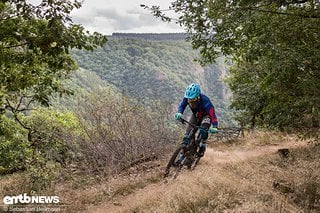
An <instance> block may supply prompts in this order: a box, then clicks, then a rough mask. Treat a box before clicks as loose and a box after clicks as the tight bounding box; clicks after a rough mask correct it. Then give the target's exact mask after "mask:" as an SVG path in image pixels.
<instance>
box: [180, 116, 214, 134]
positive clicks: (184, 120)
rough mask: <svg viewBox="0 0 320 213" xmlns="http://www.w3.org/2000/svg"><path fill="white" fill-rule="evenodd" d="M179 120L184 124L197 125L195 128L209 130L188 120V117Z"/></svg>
mask: <svg viewBox="0 0 320 213" xmlns="http://www.w3.org/2000/svg"><path fill="white" fill-rule="evenodd" d="M179 121H181V123H182V124H185V123H187V124H189V125H190V126H192V127H195V128H198V129H202V130H204V131H206V132H208V131H209V130H206V129H204V128H202V127H201V126H198V125H195V124H193V123H190V122H189V121H187V120H186V119H183V118H180V119H179Z"/></svg>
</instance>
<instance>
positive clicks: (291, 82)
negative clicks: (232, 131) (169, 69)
mask: <svg viewBox="0 0 320 213" xmlns="http://www.w3.org/2000/svg"><path fill="white" fill-rule="evenodd" d="M142 6H143V7H145V8H147V9H151V10H152V12H153V14H154V15H155V16H157V17H160V18H162V20H164V21H173V20H175V21H176V22H177V23H179V24H180V25H182V26H184V27H185V28H186V30H187V32H188V39H189V40H190V41H191V43H192V45H193V47H194V48H197V49H200V52H201V55H202V62H203V63H211V62H213V61H214V60H215V59H216V58H217V57H218V56H219V54H224V55H227V56H229V57H231V58H232V61H233V68H232V69H231V78H230V79H229V83H230V86H231V89H232V92H233V94H234V101H233V106H234V107H235V108H236V109H238V110H239V111H240V112H241V114H240V117H239V120H240V121H241V122H242V123H243V124H250V125H253V126H254V125H259V126H268V127H270V126H271V127H276V128H280V129H285V128H288V127H292V128H301V127H307V128H308V129H310V128H311V129H312V128H315V129H318V128H319V127H320V97H319V94H320V69H319V68H320V54H319V53H320V40H319V36H320V27H319V26H320V11H319V6H320V3H319V1H317V0H268V1H265V0H258V1H256V0H255V1H252V0H232V1H231V0H221V1H212V0H176V1H174V2H172V4H171V7H170V8H169V9H170V10H174V11H175V12H176V13H177V14H179V17H178V19H173V18H170V17H168V16H167V15H166V14H165V10H161V9H160V8H159V7H157V6H153V7H151V8H149V7H147V6H144V5H142Z"/></svg>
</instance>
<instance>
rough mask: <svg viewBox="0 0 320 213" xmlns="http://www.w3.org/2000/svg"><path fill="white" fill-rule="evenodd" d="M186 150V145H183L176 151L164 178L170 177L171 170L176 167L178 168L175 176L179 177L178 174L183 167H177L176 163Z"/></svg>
mask: <svg viewBox="0 0 320 213" xmlns="http://www.w3.org/2000/svg"><path fill="white" fill-rule="evenodd" d="M185 148H186V145H184V144H181V145H180V146H179V147H178V148H177V149H176V151H174V153H173V154H172V156H171V158H170V160H169V162H168V164H167V167H166V170H165V174H164V177H165V178H166V177H168V176H169V174H170V170H171V168H172V167H175V168H176V173H175V174H174V175H175V176H176V175H177V173H178V172H179V171H180V169H181V167H182V164H181V165H175V162H176V161H177V160H178V157H179V156H178V155H179V154H180V153H181V152H183V151H184V149H185Z"/></svg>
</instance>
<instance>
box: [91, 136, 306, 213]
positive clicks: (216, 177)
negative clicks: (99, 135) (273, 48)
mask: <svg viewBox="0 0 320 213" xmlns="http://www.w3.org/2000/svg"><path fill="white" fill-rule="evenodd" d="M303 145H305V144H301V143H292V142H290V143H283V144H279V145H268V146H261V147H255V148H253V149H249V150H248V149H241V148H237V149H235V150H227V151H217V150H215V149H213V148H208V149H207V151H206V154H205V156H204V157H203V158H202V159H201V161H200V162H199V165H198V166H197V168H196V169H195V170H193V171H187V170H183V171H182V172H181V173H179V175H178V177H177V178H176V179H175V180H172V181H169V182H167V183H166V182H165V181H162V182H160V183H155V184H149V185H147V186H146V187H144V188H142V189H138V190H136V191H135V192H133V193H131V194H129V195H127V196H118V197H116V198H114V199H113V200H111V201H107V202H105V203H103V204H100V205H99V206H91V207H88V209H87V210H86V211H85V212H92V213H117V212H145V211H144V209H148V211H147V212H174V211H173V210H172V209H175V208H174V207H175V206H176V205H177V203H175V202H179V199H180V200H181V199H184V198H187V199H192V197H193V198H197V197H201V196H203V194H205V193H206V191H208V190H210V188H214V184H217V183H226V184H228V182H230V184H235V183H236V181H237V180H233V178H232V177H229V176H227V175H226V174H224V173H223V169H221V168H222V167H223V166H225V165H226V164H236V163H240V162H243V161H247V160H250V159H253V158H256V157H259V156H263V155H267V154H272V153H276V152H277V150H278V149H281V148H295V147H297V146H303Z"/></svg>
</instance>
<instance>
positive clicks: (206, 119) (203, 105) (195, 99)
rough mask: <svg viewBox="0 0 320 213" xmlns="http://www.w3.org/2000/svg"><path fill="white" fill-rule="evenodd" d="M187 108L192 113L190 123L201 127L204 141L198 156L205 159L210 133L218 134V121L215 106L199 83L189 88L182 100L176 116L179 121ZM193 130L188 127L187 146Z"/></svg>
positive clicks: (185, 141)
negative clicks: (202, 91)
mask: <svg viewBox="0 0 320 213" xmlns="http://www.w3.org/2000/svg"><path fill="white" fill-rule="evenodd" d="M187 106H189V107H190V109H191V111H192V115H191V118H190V120H189V122H190V123H192V124H195V125H198V126H200V127H201V128H200V137H201V139H203V142H202V144H201V145H200V149H199V153H198V156H199V157H203V155H204V152H205V151H206V143H205V141H206V139H207V138H208V131H209V132H210V133H216V132H217V131H218V130H217V127H218V119H217V116H216V114H215V110H214V106H213V104H212V103H211V101H210V99H209V98H208V97H207V96H206V95H204V94H202V93H201V89H200V86H199V84H197V83H192V84H190V85H189V86H188V87H187V89H186V91H185V93H184V98H183V99H182V101H181V103H180V105H179V107H178V111H177V113H176V114H175V116H174V117H175V118H176V119H177V120H180V119H181V116H182V114H183V112H184V110H185V109H186V107H187ZM210 126H211V127H210ZM191 129H192V126H191V125H188V127H187V129H186V133H185V135H184V137H183V142H182V143H183V144H186V145H187V144H188V143H189V142H190V140H191V138H189V137H188V135H189V132H190V131H191ZM206 130H207V131H206ZM193 137H194V136H193Z"/></svg>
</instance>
